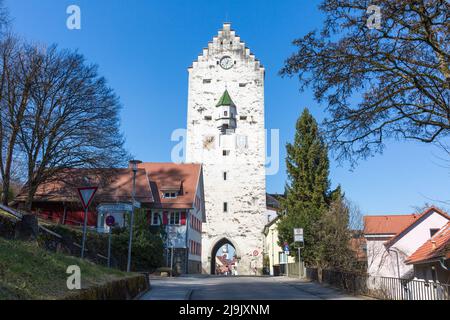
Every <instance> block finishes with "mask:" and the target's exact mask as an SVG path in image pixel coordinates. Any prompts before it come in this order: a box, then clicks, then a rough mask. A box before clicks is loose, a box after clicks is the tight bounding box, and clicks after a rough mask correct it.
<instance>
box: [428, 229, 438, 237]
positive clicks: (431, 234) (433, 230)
mask: <svg viewBox="0 0 450 320" xmlns="http://www.w3.org/2000/svg"><path fill="white" fill-rule="evenodd" d="M438 232H439V229H430V238H432V237H433V236H434V235H435V234H436V233H438Z"/></svg>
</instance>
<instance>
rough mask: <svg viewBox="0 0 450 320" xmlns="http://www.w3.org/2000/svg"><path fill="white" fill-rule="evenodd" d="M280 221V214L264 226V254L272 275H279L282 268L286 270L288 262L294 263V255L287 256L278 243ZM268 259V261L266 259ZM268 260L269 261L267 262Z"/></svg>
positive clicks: (266, 264) (265, 264)
mask: <svg viewBox="0 0 450 320" xmlns="http://www.w3.org/2000/svg"><path fill="white" fill-rule="evenodd" d="M279 221H280V216H279V215H276V216H275V217H273V219H272V220H271V221H269V223H267V225H266V226H265V227H264V231H263V233H264V255H265V263H264V266H265V267H268V268H269V270H268V271H269V273H270V275H272V276H273V275H279V274H280V269H281V270H284V269H285V267H284V266H283V265H285V264H286V263H294V262H295V258H294V257H290V256H289V257H287V256H286V254H285V253H284V251H283V248H281V247H280V246H279V245H278V228H277V226H278V222H279ZM266 260H267V261H266ZM267 262H268V263H267Z"/></svg>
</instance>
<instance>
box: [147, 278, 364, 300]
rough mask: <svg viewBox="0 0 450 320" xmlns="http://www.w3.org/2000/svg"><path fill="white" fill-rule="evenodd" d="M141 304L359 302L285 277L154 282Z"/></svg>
mask: <svg viewBox="0 0 450 320" xmlns="http://www.w3.org/2000/svg"><path fill="white" fill-rule="evenodd" d="M150 282H151V290H150V291H149V292H148V293H147V294H145V295H144V296H143V297H142V298H141V299H142V300H349V299H351V300H355V299H356V300H359V299H362V298H361V297H353V296H350V295H346V294H344V293H342V292H339V291H338V290H335V289H332V288H329V287H325V286H322V285H319V284H317V283H314V282H305V281H299V280H297V279H292V278H286V277H220V276H184V277H177V278H151V280H150Z"/></svg>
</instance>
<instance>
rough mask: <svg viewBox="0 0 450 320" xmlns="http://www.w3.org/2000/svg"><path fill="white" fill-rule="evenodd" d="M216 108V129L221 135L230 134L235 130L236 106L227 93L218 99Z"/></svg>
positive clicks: (226, 91)
mask: <svg viewBox="0 0 450 320" xmlns="http://www.w3.org/2000/svg"><path fill="white" fill-rule="evenodd" d="M216 107H217V117H216V122H217V127H218V128H219V130H220V132H221V133H222V134H232V133H234V131H235V129H236V114H237V111H236V105H235V104H234V102H233V100H232V99H231V97H230V94H229V93H228V90H225V92H224V94H223V95H222V97H221V98H220V100H219V102H218V103H217V105H216Z"/></svg>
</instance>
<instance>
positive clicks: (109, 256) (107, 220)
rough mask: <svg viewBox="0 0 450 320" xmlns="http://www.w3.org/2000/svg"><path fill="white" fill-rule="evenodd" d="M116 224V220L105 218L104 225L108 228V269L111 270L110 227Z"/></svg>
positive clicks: (109, 217) (112, 217) (111, 217)
mask: <svg viewBox="0 0 450 320" xmlns="http://www.w3.org/2000/svg"><path fill="white" fill-rule="evenodd" d="M115 223H116V219H114V216H111V215H109V216H107V217H106V225H107V226H108V227H109V236H108V268H111V235H112V227H113V226H114V224H115Z"/></svg>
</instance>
